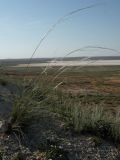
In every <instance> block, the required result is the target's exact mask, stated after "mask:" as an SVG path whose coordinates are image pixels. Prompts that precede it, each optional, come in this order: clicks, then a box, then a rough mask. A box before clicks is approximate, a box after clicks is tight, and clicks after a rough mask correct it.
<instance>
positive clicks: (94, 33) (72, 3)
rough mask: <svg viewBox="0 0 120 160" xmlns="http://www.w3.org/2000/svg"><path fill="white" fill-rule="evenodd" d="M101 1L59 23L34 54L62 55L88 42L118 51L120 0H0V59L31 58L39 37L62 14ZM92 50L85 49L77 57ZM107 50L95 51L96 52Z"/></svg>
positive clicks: (42, 55)
mask: <svg viewBox="0 0 120 160" xmlns="http://www.w3.org/2000/svg"><path fill="white" fill-rule="evenodd" d="M101 2H103V3H102V4H100V5H98V6H96V7H94V8H91V9H88V10H84V11H81V12H79V13H76V14H74V15H72V16H71V17H69V18H68V19H67V20H66V21H64V22H63V23H61V24H59V25H58V26H57V27H56V28H55V30H54V31H53V32H52V33H51V34H49V36H48V37H47V39H46V40H45V41H44V42H43V43H42V45H41V46H40V48H39V49H38V50H37V52H36V54H35V57H55V56H64V55H65V54H66V53H67V52H69V51H71V50H74V49H77V48H80V47H84V46H87V45H94V46H103V47H110V48H114V49H117V50H120V0H0V58H26V57H30V56H31V55H32V52H33V51H34V49H35V47H36V45H37V44H38V42H39V40H40V39H41V38H42V36H44V34H45V33H46V31H47V30H48V29H49V28H50V27H51V25H52V24H54V23H55V22H56V21H57V20H58V19H59V18H60V17H61V16H63V15H65V14H66V13H68V12H70V11H72V10H75V9H78V8H82V7H86V6H89V5H91V4H96V3H101ZM92 52H93V51H91V50H87V51H86V52H82V53H81V52H79V53H77V54H76V56H80V55H81V56H83V55H84V54H88V55H90V54H91V53H92ZM109 53H110V52H106V51H104V52H101V51H94V54H95V55H107V54H109ZM111 54H112V55H114V54H115V53H110V55H111ZM73 56H74V55H73Z"/></svg>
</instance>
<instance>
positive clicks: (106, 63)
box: [14, 60, 120, 67]
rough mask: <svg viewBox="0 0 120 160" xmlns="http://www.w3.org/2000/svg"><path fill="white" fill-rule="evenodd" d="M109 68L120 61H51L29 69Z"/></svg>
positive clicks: (34, 64) (34, 65)
mask: <svg viewBox="0 0 120 160" xmlns="http://www.w3.org/2000/svg"><path fill="white" fill-rule="evenodd" d="M103 65H104V66H109V65H113V66H115V65H120V60H96V61H95V60H94V61H92V60H87V61H51V62H48V63H31V64H30V65H29V67H41V66H103ZM26 66H28V64H18V65H17V66H14V67H26Z"/></svg>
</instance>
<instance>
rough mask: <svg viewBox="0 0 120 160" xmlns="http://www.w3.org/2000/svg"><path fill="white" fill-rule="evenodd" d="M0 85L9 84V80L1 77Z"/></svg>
mask: <svg viewBox="0 0 120 160" xmlns="http://www.w3.org/2000/svg"><path fill="white" fill-rule="evenodd" d="M0 85H2V86H6V85H7V81H6V80H4V79H2V78H0Z"/></svg>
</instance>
